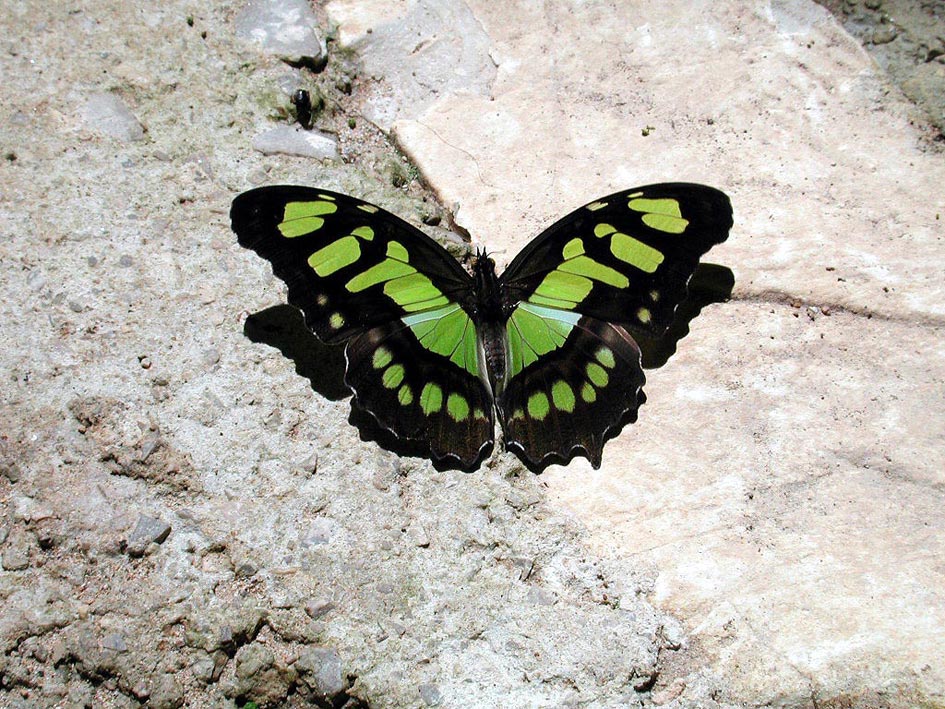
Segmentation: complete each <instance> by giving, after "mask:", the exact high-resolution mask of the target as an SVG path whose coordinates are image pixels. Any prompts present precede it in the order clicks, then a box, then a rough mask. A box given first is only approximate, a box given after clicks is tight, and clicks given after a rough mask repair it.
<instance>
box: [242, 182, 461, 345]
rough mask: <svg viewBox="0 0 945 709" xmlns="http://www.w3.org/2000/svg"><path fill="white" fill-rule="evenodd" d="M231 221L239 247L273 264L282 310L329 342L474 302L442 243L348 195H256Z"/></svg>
mask: <svg viewBox="0 0 945 709" xmlns="http://www.w3.org/2000/svg"><path fill="white" fill-rule="evenodd" d="M230 217H231V219H232V224H233V230H234V231H235V232H236V234H237V236H238V238H239V243H240V245H242V246H245V247H247V248H250V249H252V250H253V251H255V252H256V253H258V254H259V255H260V256H262V257H263V258H265V259H266V260H268V261H269V262H270V263H271V264H272V270H273V272H274V273H275V274H276V275H277V276H278V277H279V278H281V279H282V280H283V281H285V282H286V284H287V285H288V287H289V302H290V303H292V304H293V305H295V306H296V307H297V308H299V309H300V310H302V312H303V313H304V314H305V322H306V324H307V325H308V326H309V327H310V328H311V329H312V330H313V331H314V332H315V334H316V335H318V336H319V338H320V339H322V340H324V341H325V342H328V343H339V342H344V341H345V340H347V339H348V338H349V337H351V336H352V335H353V334H355V333H357V332H359V331H361V330H363V329H366V328H369V327H373V326H375V325H379V324H382V323H385V322H389V321H391V320H394V319H397V318H399V317H400V316H401V315H404V314H407V313H411V312H419V311H423V310H429V309H433V308H438V307H445V306H447V305H449V304H450V303H455V302H457V301H460V302H462V301H463V300H464V299H468V298H469V297H470V296H471V288H472V283H471V279H470V277H469V275H468V274H467V273H466V272H465V271H464V270H463V269H462V267H461V266H460V265H459V263H457V261H456V260H455V259H454V258H452V257H451V256H450V255H449V254H448V253H447V252H446V251H445V250H444V249H443V248H442V247H441V246H440V245H439V244H437V243H436V242H435V241H433V240H432V239H431V238H430V237H428V236H427V235H426V234H424V233H423V232H421V231H420V230H419V229H416V228H415V227H413V226H411V225H410V224H408V223H407V222H405V221H403V220H402V219H400V218H398V217H396V216H394V215H393V214H391V213H390V212H387V211H385V210H383V209H380V208H379V207H376V206H374V205H372V204H368V203H366V202H362V201H360V200H356V199H353V198H351V197H348V196H347V195H343V194H338V193H336V192H330V191H328V190H320V189H313V188H310V187H298V186H274V187H260V188H258V189H255V190H250V191H249V192H244V193H243V194H241V195H239V196H238V197H237V198H236V199H235V200H234V201H233V207H232V209H231V211H230Z"/></svg>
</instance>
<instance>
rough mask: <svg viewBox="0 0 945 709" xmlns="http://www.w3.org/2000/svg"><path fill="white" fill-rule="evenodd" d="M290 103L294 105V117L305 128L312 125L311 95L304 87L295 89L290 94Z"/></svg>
mask: <svg viewBox="0 0 945 709" xmlns="http://www.w3.org/2000/svg"><path fill="white" fill-rule="evenodd" d="M291 100H292V105H293V106H295V119H296V120H297V121H298V122H299V125H300V126H302V127H303V128H304V129H305V130H309V129H310V128H311V127H312V97H311V95H310V94H309V93H308V91H306V90H305V89H296V91H295V93H294V94H292V99H291Z"/></svg>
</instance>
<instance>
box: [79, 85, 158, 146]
mask: <svg viewBox="0 0 945 709" xmlns="http://www.w3.org/2000/svg"><path fill="white" fill-rule="evenodd" d="M81 115H82V123H83V125H84V126H85V127H86V128H88V129H89V130H91V131H94V132H96V133H103V134H105V135H107V136H109V137H111V138H114V139H115V140H120V141H123V142H130V141H134V140H142V139H143V138H144V127H143V126H142V125H141V124H140V123H139V122H138V119H137V118H135V115H134V114H133V113H132V112H131V111H130V110H129V109H128V107H127V106H126V105H125V104H124V102H123V101H122V100H121V99H120V98H118V97H117V96H115V95H114V94H106V93H97V94H93V95H92V96H90V97H89V100H88V101H86V102H85V105H84V106H83V107H82V111H81Z"/></svg>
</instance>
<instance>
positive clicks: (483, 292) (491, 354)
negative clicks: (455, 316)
mask: <svg viewBox="0 0 945 709" xmlns="http://www.w3.org/2000/svg"><path fill="white" fill-rule="evenodd" d="M473 280H474V281H475V286H476V302H475V314H474V315H473V318H474V320H475V321H476V330H477V333H478V335H479V348H480V351H481V352H482V357H483V359H484V364H485V371H486V372H487V373H488V381H489V386H490V387H491V388H492V394H493V396H495V397H498V395H499V394H500V393H501V391H502V387H503V385H504V383H505V377H506V372H507V371H508V367H507V365H506V357H507V353H506V347H505V321H506V320H508V313H507V312H505V308H504V307H503V303H502V297H501V294H500V289H499V279H498V277H497V276H496V273H495V262H494V261H493V260H492V259H491V258H489V257H488V256H487V255H486V254H485V253H484V252H480V253H479V254H477V255H476V260H475V262H474V263H473Z"/></svg>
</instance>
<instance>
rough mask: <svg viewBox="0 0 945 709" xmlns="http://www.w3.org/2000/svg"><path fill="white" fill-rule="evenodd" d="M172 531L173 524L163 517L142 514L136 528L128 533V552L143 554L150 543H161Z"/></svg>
mask: <svg viewBox="0 0 945 709" xmlns="http://www.w3.org/2000/svg"><path fill="white" fill-rule="evenodd" d="M170 533H171V525H169V524H168V523H167V522H165V521H164V520H162V519H157V518H155V517H148V516H147V515H141V516H140V517H139V518H138V523H137V524H136V525H135V528H134V530H133V531H132V532H131V534H129V535H128V554H129V555H130V556H141V555H143V554H144V552H145V550H146V549H147V548H148V545H149V544H152V543H154V544H161V543H163V542H164V540H165V539H167V537H168V535H169V534H170Z"/></svg>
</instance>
